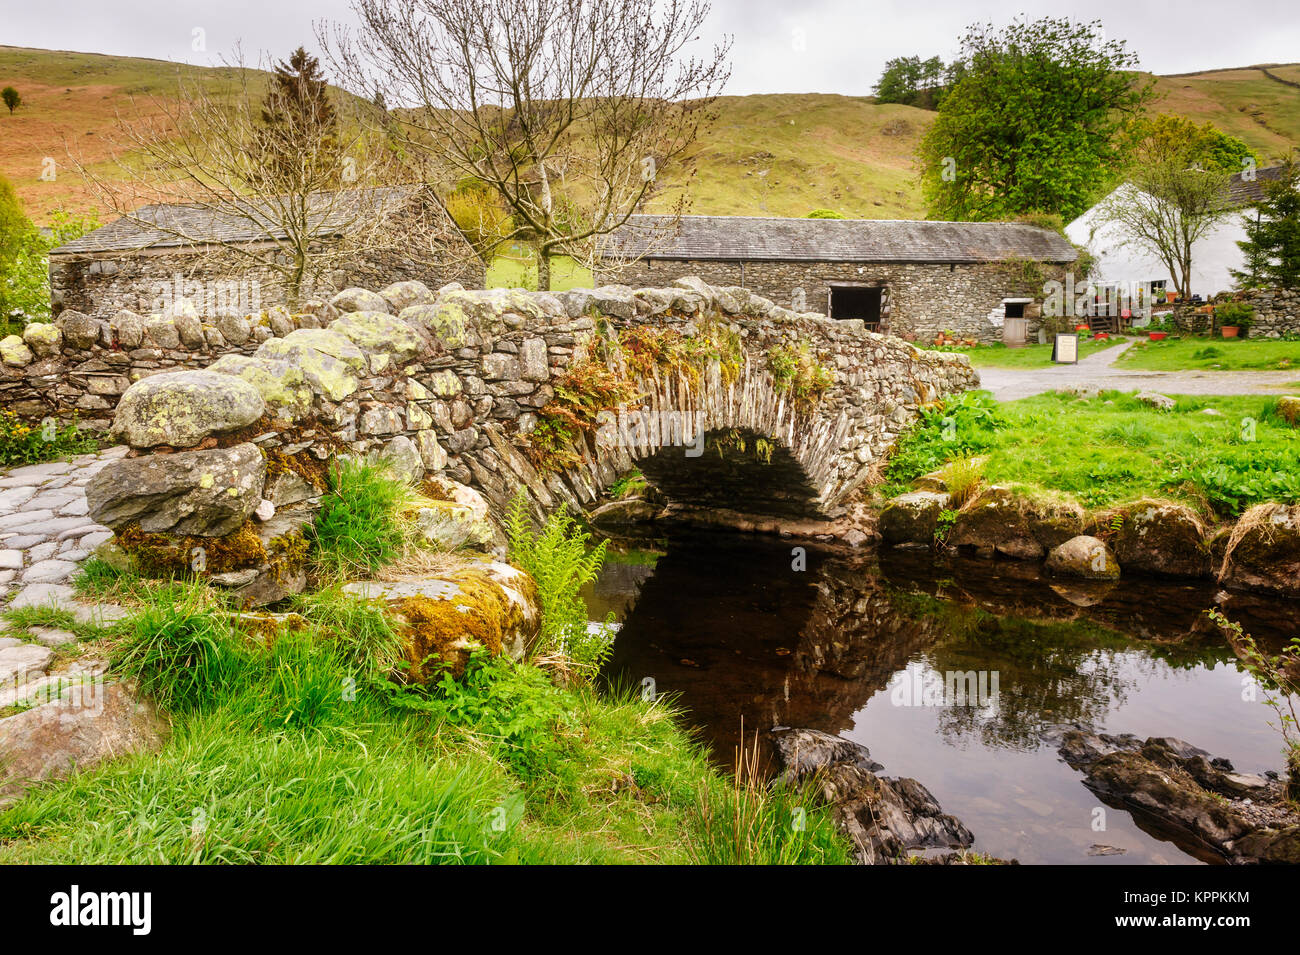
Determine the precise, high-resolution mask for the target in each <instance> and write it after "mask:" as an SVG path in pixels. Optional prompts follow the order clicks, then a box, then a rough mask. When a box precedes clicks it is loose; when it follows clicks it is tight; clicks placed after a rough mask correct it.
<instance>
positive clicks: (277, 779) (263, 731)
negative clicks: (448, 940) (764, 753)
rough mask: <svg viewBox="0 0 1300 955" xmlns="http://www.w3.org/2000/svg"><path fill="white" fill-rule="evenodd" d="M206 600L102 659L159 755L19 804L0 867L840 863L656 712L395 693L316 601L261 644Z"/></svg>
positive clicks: (528, 684) (801, 804) (836, 844)
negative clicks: (147, 720) (111, 658)
mask: <svg viewBox="0 0 1300 955" xmlns="http://www.w3.org/2000/svg"><path fill="white" fill-rule="evenodd" d="M160 590H161V589H160ZM203 590H204V588H202V587H194V588H192V590H191V596H190V598H189V599H182V600H181V601H180V602H179V603H178V604H175V605H174V606H172V607H171V609H172V612H171V613H170V614H169V613H168V609H169V603H168V601H169V600H172V599H173V598H170V597H169V598H167V599H161V598H159V599H156V600H154V601H153V603H152V604H149V605H147V606H146V608H145V610H144V612H143V613H142V614H141V615H139V616H138V617H137V618H136V619H135V620H134V621H133V624H132V628H131V633H130V634H129V635H128V636H127V637H126V638H125V639H124V640H123V642H122V647H121V652H120V655H119V657H118V665H117V667H116V669H115V672H117V673H119V674H122V675H129V676H133V677H134V678H136V679H137V680H139V681H140V682H141V685H142V687H143V688H144V689H145V690H146V691H148V692H150V693H151V694H152V696H153V697H154V699H155V700H158V701H161V702H166V703H168V704H169V705H170V709H169V717H170V719H171V721H172V723H173V730H172V732H171V734H170V736H169V738H168V740H167V741H166V743H165V744H164V745H163V747H162V749H161V751H160V752H157V753H151V754H142V755H136V756H130V757H126V758H123V759H120V760H118V761H115V762H111V763H108V764H105V765H103V766H101V767H98V768H96V769H93V770H90V771H86V772H83V773H78V774H76V775H75V776H73V777H72V778H70V779H68V780H64V781H59V782H46V783H42V784H39V785H38V786H36V787H35V788H34V789H33V790H31V791H30V792H29V793H28V795H27V796H26V797H25V798H24V799H22V800H20V801H19V802H17V803H16V804H15V805H14V806H12V807H11V808H10V809H8V810H7V811H4V812H0V864H10V863H65V864H66V863H98V864H126V863H160V864H177V863H221V864H252V863H257V864H281V863H369V864H375V863H436V862H452V863H621V862H663V863H688V862H718V861H728V862H731V861H735V862H753V863H835V864H842V863H845V862H847V861H848V847H847V843H846V841H845V840H844V838H843V837H841V836H840V835H839V834H838V832H837V831H836V830H835V828H834V825H833V822H832V820H831V819H830V818H829V814H828V812H827V811H826V810H825V809H823V808H816V807H815V804H814V800H813V799H812V798H811V797H810V796H809V797H805V795H804V794H802V793H800V792H795V791H783V790H777V791H775V792H769V791H768V790H767V789H766V787H765V786H762V785H757V784H751V783H750V782H749V781H732V780H729V779H727V778H725V777H724V776H723V775H722V774H720V773H719V772H718V771H717V769H716V768H714V766H713V764H712V763H711V761H710V759H709V758H708V755H707V754H706V753H705V752H704V750H703V749H702V748H701V747H700V746H699V745H698V744H696V743H695V742H693V741H692V739H691V738H690V737H689V735H688V734H687V732H686V731H685V730H684V729H683V728H682V727H681V724H680V722H679V720H680V716H679V714H678V713H677V712H676V711H675V710H674V709H673V708H672V707H671V706H669V705H667V704H666V703H664V702H663V701H662V700H660V701H657V702H652V701H645V700H642V699H641V698H640V696H639V695H637V694H633V693H619V692H615V691H609V692H602V693H598V692H597V691H595V690H593V689H591V688H589V687H584V688H580V689H561V688H558V687H556V686H553V685H552V683H551V681H550V678H549V676H548V675H547V673H546V672H544V671H542V670H540V669H538V668H536V667H534V666H531V665H528V664H520V665H515V664H510V663H506V662H503V661H499V660H498V661H485V660H482V659H481V658H480V659H478V660H477V661H476V662H475V663H473V664H471V668H470V670H469V672H468V673H467V675H466V677H465V679H464V680H463V681H452V680H450V678H447V680H445V681H444V685H442V686H439V687H435V688H434V689H432V690H428V691H419V692H416V691H414V690H410V689H405V688H397V687H395V686H394V685H392V684H389V683H386V682H383V681H380V680H377V679H374V678H373V677H374V670H373V668H369V667H367V665H366V664H365V662H364V658H366V657H367V656H369V655H370V654H371V653H372V651H373V645H374V641H373V633H372V635H371V636H370V637H362V638H360V639H358V638H357V636H356V631H357V629H358V626H357V624H358V620H357V619H356V618H355V617H349V616H348V615H346V614H341V613H339V612H338V608H337V606H336V605H335V604H336V601H335V600H334V598H331V597H325V598H323V600H324V603H323V604H317V609H322V607H323V608H324V611H323V612H321V613H318V614H316V615H314V616H313V618H312V622H311V624H310V625H309V626H308V627H306V628H305V629H301V630H297V631H290V630H281V631H280V632H279V633H278V634H277V635H276V636H275V637H274V639H269V640H268V639H267V638H266V637H265V635H257V636H255V635H250V634H244V633H240V632H238V631H237V630H235V629H234V628H233V627H232V626H231V625H230V622H229V618H228V616H227V614H226V613H225V611H224V609H223V608H222V607H221V606H220V605H219V604H214V603H213V602H212V601H211V599H210V597H205V596H204V595H203ZM331 607H333V609H330V608H331ZM368 627H371V628H372V627H373V622H372V623H371V624H365V623H364V622H361V626H360V629H363V630H364V629H367V628H368ZM379 642H380V643H382V641H379ZM803 809H806V810H807V818H806V825H805V826H804V827H802V828H801V827H798V826H793V825H791V821H792V820H793V819H795V818H796V817H797V816H798V815H800V813H799V810H803Z"/></svg>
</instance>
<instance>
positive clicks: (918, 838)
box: [773, 729, 975, 865]
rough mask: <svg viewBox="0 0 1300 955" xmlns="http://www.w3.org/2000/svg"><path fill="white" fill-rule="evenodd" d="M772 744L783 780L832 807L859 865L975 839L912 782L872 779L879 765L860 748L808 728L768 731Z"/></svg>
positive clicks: (967, 843)
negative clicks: (800, 786) (815, 794)
mask: <svg viewBox="0 0 1300 955" xmlns="http://www.w3.org/2000/svg"><path fill="white" fill-rule="evenodd" d="M773 744H774V747H775V750H776V755H777V759H778V761H779V762H780V764H781V767H782V773H783V779H784V780H785V781H786V782H787V783H792V784H800V783H808V784H809V785H811V786H812V787H813V788H814V790H816V791H817V792H818V793H819V794H820V796H821V798H822V799H824V800H825V802H826V803H827V804H828V805H830V806H832V807H833V809H834V812H835V818H836V821H837V822H838V823H839V825H840V827H841V828H842V829H843V830H844V832H845V833H846V834H847V835H848V836H849V838H850V839H852V841H853V845H854V848H855V853H856V856H857V860H858V862H859V864H862V865H888V864H893V863H897V862H901V861H904V860H905V859H906V858H907V855H908V852H909V850H913V849H926V848H950V849H958V848H967V847H969V846H970V845H971V844H972V843H974V841H975V837H974V835H972V834H971V831H970V830H969V829H967V828H966V827H965V826H964V825H962V823H961V820H959V819H957V818H956V817H955V816H950V815H947V814H946V813H944V812H943V810H942V809H941V808H940V806H939V803H938V801H937V800H936V799H935V798H934V796H933V795H932V794H931V793H930V791H929V790H928V789H926V788H925V787H924V786H922V785H921V784H920V783H919V782H917V781H916V780H915V779H907V778H899V779H892V778H888V777H885V776H878V775H876V773H877V772H878V771H879V770H880V769H882V768H883V767H881V766H880V764H879V763H876V762H875V761H874V760H872V759H871V754H870V752H868V751H867V748H866V747H865V746H862V745H860V744H858V743H854V742H852V741H850V740H842V739H839V738H837V737H833V736H830V735H829V734H826V733H821V732H819V731H817V730H810V729H789V730H777V731H774V733H773ZM948 861H951V860H948Z"/></svg>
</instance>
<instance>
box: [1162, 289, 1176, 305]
mask: <svg viewBox="0 0 1300 955" xmlns="http://www.w3.org/2000/svg"><path fill="white" fill-rule="evenodd" d="M1165 301H1166V302H1167V303H1168V304H1170V305H1172V304H1174V302H1176V301H1178V293H1177V292H1166V293H1165Z"/></svg>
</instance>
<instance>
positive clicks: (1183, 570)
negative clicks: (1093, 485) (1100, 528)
mask: <svg viewBox="0 0 1300 955" xmlns="http://www.w3.org/2000/svg"><path fill="white" fill-rule="evenodd" d="M1112 519H1118V520H1120V521H1121V523H1120V525H1119V529H1118V530H1116V531H1115V532H1114V534H1112V535H1111V536H1110V545H1111V548H1112V549H1113V550H1114V552H1115V559H1116V560H1118V561H1119V563H1120V566H1121V567H1123V568H1124V569H1125V570H1136V571H1140V572H1142V573H1146V574H1163V575H1165V576H1171V577H1208V576H1209V575H1210V571H1211V558H1210V545H1209V543H1208V542H1207V540H1206V537H1207V530H1206V527H1205V524H1204V523H1203V522H1202V521H1201V519H1200V517H1198V516H1197V514H1196V512H1195V511H1193V510H1192V509H1191V508H1190V507H1188V506H1186V505H1185V504H1175V503H1173V502H1171V501H1158V500H1154V499H1151V498H1144V499H1142V500H1140V501H1136V502H1134V503H1132V504H1127V505H1125V506H1124V507H1122V508H1119V509H1118V510H1116V511H1114V512H1112V513H1110V514H1108V515H1103V516H1102V519H1101V521H1100V523H1101V524H1102V525H1106V524H1108V523H1109V522H1110V521H1111V520H1112Z"/></svg>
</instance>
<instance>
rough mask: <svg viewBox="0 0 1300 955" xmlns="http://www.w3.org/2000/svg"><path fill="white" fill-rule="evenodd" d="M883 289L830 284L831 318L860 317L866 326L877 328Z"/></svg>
mask: <svg viewBox="0 0 1300 955" xmlns="http://www.w3.org/2000/svg"><path fill="white" fill-rule="evenodd" d="M884 293H885V290H884V289H883V288H880V287H878V286H877V287H875V288H870V287H867V286H864V285H832V286H831V318H839V319H861V320H862V321H863V322H865V323H866V325H867V327H868V328H873V329H876V328H879V327H880V317H881V306H882V304H883V301H884Z"/></svg>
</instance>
